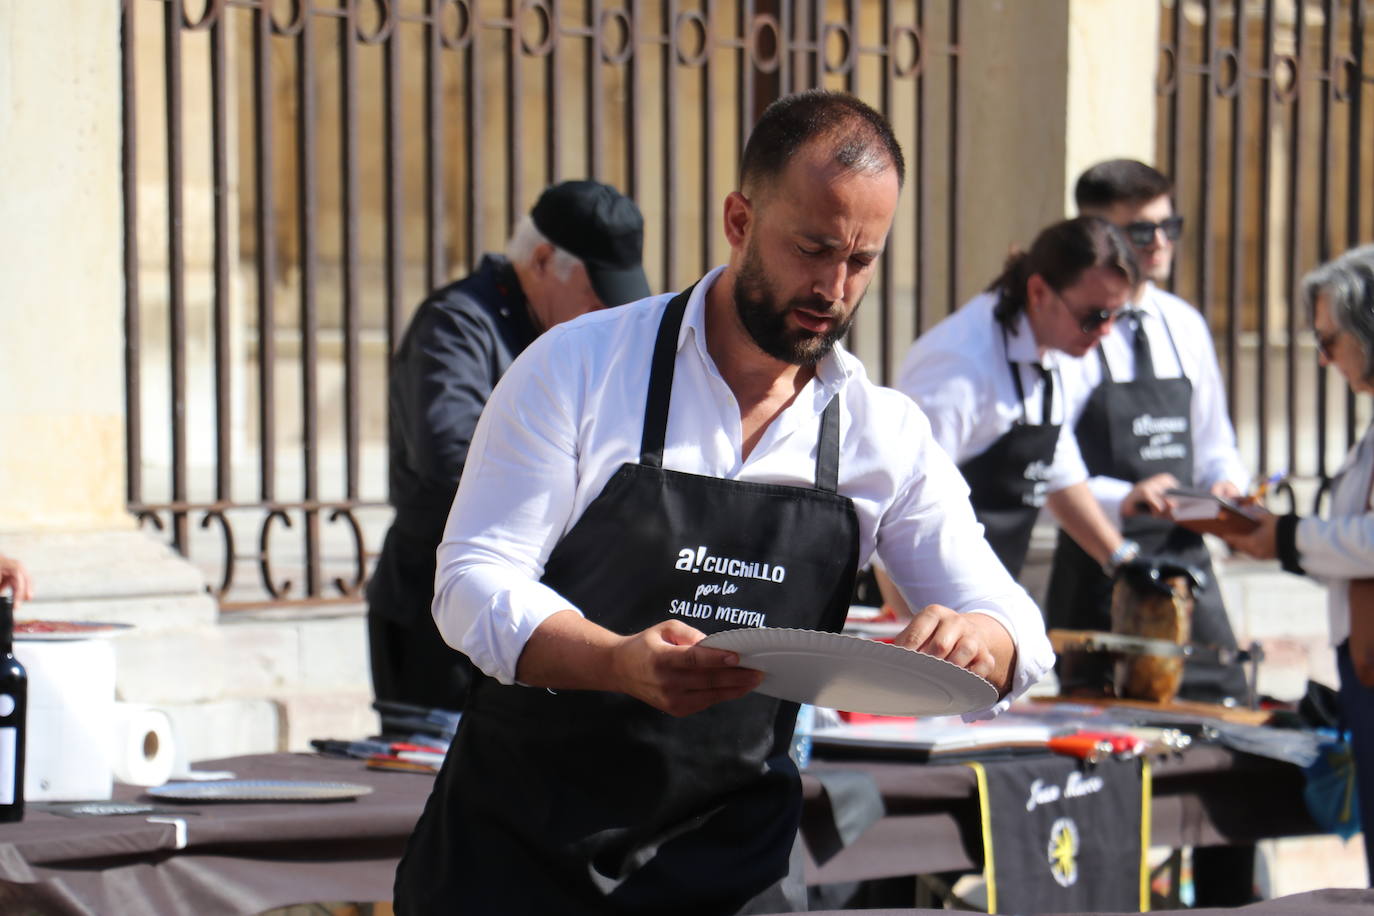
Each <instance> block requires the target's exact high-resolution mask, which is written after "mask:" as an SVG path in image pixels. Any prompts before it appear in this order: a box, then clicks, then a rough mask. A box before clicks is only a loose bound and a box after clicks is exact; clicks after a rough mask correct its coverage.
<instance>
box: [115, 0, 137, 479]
mask: <svg viewBox="0 0 1374 916" xmlns="http://www.w3.org/2000/svg"><path fill="white" fill-rule="evenodd" d="M134 6H135V4H134V0H124V3H123V7H122V9H121V12H120V29H119V43H120V58H119V67H120V81H121V83H122V89H121V92H120V98H121V100H122V101H123V103H124V105H123V111H122V115H123V122H124V123H123V153H122V165H123V167H124V417H125V427H124V430H125V432H124V462H125V467H124V479H125V483H126V489H125V494H126V496H127V498H128V500H129V502H130V503H131V504H134V505H137V504H140V503H142V502H143V376H142V366H141V365H140V363H139V361H140V359H141V347H140V338H141V336H142V333H143V332H142V322H141V320H140V318H141V315H140V310H139V289H138V105H137V102H138V83H137V79H136V74H137V69H136V68H135V66H134V64H135V60H136V58H135V54H136V53H137V41H136V37H137V34H138V33H137V28H136V25H137V23H136V19H135V16H134Z"/></svg>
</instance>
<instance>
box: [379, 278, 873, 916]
mask: <svg viewBox="0 0 1374 916" xmlns="http://www.w3.org/2000/svg"><path fill="white" fill-rule="evenodd" d="M689 292H690V291H689ZM687 295H688V294H687V293H683V294H681V295H680V296H678V297H676V298H675V299H674V300H673V301H672V302H671V303H669V305H668V307H667V308H666V310H665V313H664V317H663V320H662V323H661V325H660V328H659V337H658V342H657V345H656V348H655V352H654V357H653V369H652V373H651V378H650V383H649V395H648V400H647V409H646V413H645V424H644V438H643V446H642V454H641V459H640V463H638V464H631V463H627V464H624V465H622V466H621V467H620V468H619V469H618V470H617V471H616V473H615V475H614V476H613V477H612V478H611V479H610V480H609V481H608V482H607V484H606V487H605V489H604V490H603V491H602V492H601V493H600V494H599V495H598V496H597V498H596V499H595V500H594V501H593V502H592V503H591V505H589V506H588V507H587V510H586V512H585V513H584V514H583V515H582V517H581V518H579V519H578V520H577V522H576V523H575V524H574V525H573V527H572V530H570V531H569V532H568V533H567V535H566V536H565V537H564V538H563V539H562V540H561V541H560V542H559V543H558V544H557V546H556V547H555V548H554V550H553V552H552V554H551V555H550V557H549V560H548V562H547V564H546V565H545V574H544V577H543V580H542V581H543V582H544V583H545V584H547V585H549V586H550V587H552V588H554V589H555V590H557V591H558V592H559V593H560V594H562V595H564V596H565V597H567V598H568V599H569V601H570V602H572V603H573V604H575V605H576V606H577V607H579V608H580V609H582V611H583V612H584V613H585V614H586V615H587V616H588V618H589V619H590V620H592V621H594V622H596V623H598V624H601V625H602V626H605V627H607V628H609V629H611V630H613V631H615V632H617V633H622V634H629V633H635V632H638V631H640V630H643V629H644V628H646V627H649V626H652V625H654V624H657V623H660V622H662V621H664V620H668V619H670V618H672V617H673V616H674V615H677V616H678V619H681V620H682V621H683V622H685V623H687V624H690V625H691V626H693V627H695V628H697V629H699V630H702V631H704V632H706V633H708V634H709V633H714V632H718V631H721V630H728V629H734V628H737V627H739V626H746V625H747V626H753V625H765V624H766V625H767V626H770V627H804V628H813V629H823V630H829V631H837V630H839V629H840V627H841V626H842V624H843V622H844V617H845V615H846V613H847V611H848V605H849V598H850V595H851V594H852V592H853V589H854V578H855V572H856V569H857V565H858V519H857V516H856V514H855V512H854V507H853V504H852V503H851V502H850V500H849V499H848V498H846V497H843V496H840V495H839V494H838V493H837V492H836V483H837V479H838V464H839V401H838V399H835V400H832V401H831V403H830V404H829V405H828V406H827V407H826V409H825V411H824V413H823V416H822V418H821V423H820V428H821V432H820V437H819V442H818V445H817V462H816V485H815V488H814V489H813V488H806V487H797V486H782V485H770V484H759V483H750V482H743V481H731V480H723V479H719V478H714V477H706V476H701V475H695V474H688V473H683V472H678V471H673V470H669V469H666V468H664V467H662V459H663V440H664V433H665V430H666V428H667V419H668V405H669V399H670V394H671V390H672V374H673V365H674V360H675V358H676V355H677V343H678V330H679V327H680V324H681V321H682V316H683V313H684V311H685V308H686V303H687ZM718 570H725V572H720V571H718ZM703 586H705V587H708V588H709V587H711V586H719V590H718V591H713V592H705V593H704V592H703V590H702V587H703ZM751 612H752V613H751ZM796 712H797V706H796V704H795V703H786V702H782V701H779V700H775V699H772V698H771V697H766V696H763V695H761V694H757V693H753V694H749V695H748V696H745V697H743V698H741V699H738V700H733V701H731V702H727V703H721V704H717V705H716V706H713V707H711V708H710V709H708V710H705V711H704V712H701V713H697V714H696V715H692V716H686V717H682V718H674V717H672V716H669V715H666V714H664V713H661V712H659V711H658V710H656V709H653V708H652V707H650V706H648V705H647V704H645V703H642V702H641V701H639V700H636V699H634V698H632V697H629V696H626V695H623V694H616V693H606V692H596V691H573V690H560V691H552V690H542V689H534V688H529V687H522V686H518V685H511V686H507V685H502V684H500V683H498V682H496V681H495V680H493V679H490V678H482V679H481V680H480V681H479V682H478V683H477V684H476V686H475V688H474V690H473V693H472V696H471V698H470V701H469V704H468V708H467V709H466V711H465V712H464V715H463V720H462V724H461V725H460V726H459V730H458V735H457V737H456V739H455V740H454V743H453V746H452V747H451V749H450V751H449V754H448V757H447V759H446V760H445V761H444V766H443V768H442V770H441V772H440V774H439V777H438V780H437V783H436V786H435V789H434V792H433V793H432V794H431V796H430V798H429V801H428V803H427V804H426V806H425V811H424V813H423V815H422V816H421V818H420V821H419V823H418V824H417V826H416V828H415V832H414V834H413V835H412V837H411V840H410V843H409V845H408V847H407V850H406V854H405V857H404V858H403V859H402V861H401V865H400V868H399V869H398V871H397V878H396V912H397V913H399V914H403V916H404V914H416V913H436V912H457V911H460V910H461V912H464V913H491V914H521V913H531V914H544V913H559V914H568V916H577V914H600V913H621V912H636V913H638V912H652V913H662V914H669V913H680V914H684V916H685V914H692V916H710V914H733V913H749V912H758V913H766V912H780V911H784V912H785V911H790V910H799V909H804V907H805V901H806V896H805V884H804V880H803V876H802V874H801V869H800V856H799V848H797V847H796V842H797V827H798V823H799V821H800V816H801V791H800V785H801V781H800V776H799V774H798V772H797V768H796V766H795V764H794V763H793V762H792V760H791V758H790V757H789V756H788V750H789V747H790V745H791V738H792V731H793V723H794V720H795V718H796Z"/></svg>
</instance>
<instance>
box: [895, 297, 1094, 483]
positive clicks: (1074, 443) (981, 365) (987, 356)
mask: <svg viewBox="0 0 1374 916" xmlns="http://www.w3.org/2000/svg"><path fill="white" fill-rule="evenodd" d="M997 298H998V297H997V295H996V294H995V293H981V294H979V295H978V296H975V297H974V298H973V299H970V300H969V301H968V303H966V304H965V305H964V307H963V308H961V309H959V310H958V311H957V312H955V313H954V314H952V315H950V316H949V317H948V318H945V319H944V320H943V321H941V322H940V323H939V324H937V325H935V327H933V328H931V329H930V330H929V331H926V332H925V333H924V334H922V335H921V336H920V337H918V338H917V339H916V342H915V343H913V344H912V345H911V348H910V349H909V350H907V354H906V358H905V359H904V360H903V361H902V367H901V369H900V370H899V372H898V373H897V384H896V388H897V390H898V391H901V392H903V393H904V394H906V395H907V396H908V397H910V398H911V399H912V400H914V401H915V402H916V403H917V404H919V405H920V406H921V410H922V411H923V412H924V413H925V415H926V417H927V418H929V420H930V431H931V434H932V435H934V436H935V441H936V442H938V443H940V447H941V448H943V449H944V450H945V451H946V452H948V453H949V456H950V457H951V458H953V459H954V463H955V464H963V463H964V462H965V461H967V460H969V459H970V458H974V457H976V456H978V455H981V454H982V453H983V452H985V451H987V450H988V448H990V447H991V446H992V444H993V443H994V442H996V441H997V440H998V439H1000V438H1002V436H1004V435H1006V433H1007V431H1008V430H1010V429H1011V428H1012V426H1013V425H1015V424H1016V423H1018V422H1020V421H1022V420H1023V419H1024V420H1025V422H1027V423H1030V424H1032V425H1035V424H1039V423H1040V419H1041V417H1042V416H1043V412H1044V406H1043V405H1044V400H1043V399H1044V390H1045V384H1044V381H1043V379H1041V377H1040V373H1039V371H1037V370H1036V369H1035V367H1034V364H1035V363H1039V364H1041V365H1043V366H1044V367H1045V368H1046V369H1049V370H1050V372H1051V373H1052V375H1051V377H1052V378H1053V379H1054V382H1055V389H1056V390H1055V391H1054V393H1053V395H1052V397H1051V398H1050V421H1051V422H1053V423H1059V424H1060V427H1059V441H1058V442H1057V443H1056V445H1055V448H1054V463H1053V464H1052V465H1051V466H1050V468H1049V471H1048V474H1049V476H1048V477H1047V478H1046V484H1047V487H1046V489H1047V490H1048V491H1049V492H1050V493H1053V492H1055V491H1057V490H1062V489H1064V488H1065V487H1067V486H1071V485H1073V484H1076V483H1079V482H1081V481H1084V480H1087V479H1088V470H1087V468H1086V467H1084V465H1083V458H1082V456H1081V455H1080V454H1079V452H1078V440H1077V439H1075V438H1074V435H1073V427H1072V426H1071V425H1070V424H1068V423H1065V422H1064V417H1065V406H1066V405H1067V404H1068V400H1067V399H1066V397H1065V394H1064V392H1063V390H1062V389H1063V387H1064V386H1063V384H1061V383H1060V382H1061V380H1062V378H1063V373H1061V372H1059V371H1058V366H1059V362H1060V359H1059V358H1060V356H1061V354H1060V353H1059V352H1058V351H1056V350H1047V351H1046V352H1045V355H1044V356H1043V357H1042V356H1041V355H1040V353H1039V347H1038V346H1037V345H1036V342H1035V335H1034V333H1032V331H1031V327H1030V319H1028V318H1027V317H1026V315H1025V313H1024V312H1023V313H1021V314H1020V315H1018V316H1017V318H1016V321H1015V322H1014V327H1013V330H1009V331H1008V332H1007V333H1006V336H1005V337H1003V334H1002V325H1001V324H1000V323H999V322H998V321H997V319H995V318H994V317H993V315H992V312H993V309H994V308H995V307H996V305H997ZM1004 340H1005V343H1004V342H1003V341H1004ZM1008 361H1010V362H1011V363H1014V364H1015V370H1014V371H1016V372H1018V373H1020V379H1021V389H1022V391H1024V392H1025V395H1026V397H1025V400H1024V401H1023V400H1022V399H1021V396H1020V395H1019V394H1018V393H1017V391H1016V385H1015V383H1014V382H1013V381H1012V377H1011V373H1012V371H1013V368H1012V366H1010V365H1008Z"/></svg>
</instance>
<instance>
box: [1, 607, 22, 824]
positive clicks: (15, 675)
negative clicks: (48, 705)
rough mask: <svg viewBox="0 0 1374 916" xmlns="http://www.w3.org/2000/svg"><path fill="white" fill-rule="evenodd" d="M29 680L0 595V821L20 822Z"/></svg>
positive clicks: (11, 618) (11, 610)
mask: <svg viewBox="0 0 1374 916" xmlns="http://www.w3.org/2000/svg"><path fill="white" fill-rule="evenodd" d="M28 700H29V676H28V674H27V673H26V672H25V671H24V666H23V665H21V664H19V659H17V658H15V657H14V599H13V598H11V597H10V596H9V595H0V821H21V820H23V819H24V731H25V729H24V720H25V715H26V713H27V711H28Z"/></svg>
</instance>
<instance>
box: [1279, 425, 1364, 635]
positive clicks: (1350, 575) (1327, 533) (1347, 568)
mask: <svg viewBox="0 0 1374 916" xmlns="http://www.w3.org/2000/svg"><path fill="white" fill-rule="evenodd" d="M1371 480H1374V425H1371V426H1370V427H1369V429H1367V430H1365V433H1364V436H1363V437H1361V439H1360V441H1359V442H1356V443H1355V447H1354V448H1352V449H1351V450H1350V454H1348V455H1347V456H1346V458H1345V463H1344V464H1342V465H1341V468H1340V470H1339V471H1337V472H1336V475H1335V477H1334V479H1333V482H1332V485H1331V512H1330V514H1329V516H1328V517H1327V518H1317V517H1315V516H1314V517H1312V518H1304V519H1302V520H1301V521H1299V522H1298V529H1297V536H1296V543H1297V548H1298V562H1299V563H1301V564H1302V568H1303V570H1304V571H1305V572H1306V573H1307V574H1308V575H1309V576H1311V577H1312V578H1314V579H1316V580H1318V581H1319V582H1321V583H1322V584H1323V585H1325V586H1326V613H1327V615H1328V616H1329V618H1330V626H1331V645H1333V646H1339V645H1340V644H1341V643H1343V642H1345V640H1346V639H1347V638H1348V637H1349V636H1350V588H1349V585H1350V580H1351V579H1368V578H1370V577H1374V512H1371V511H1370V486H1371Z"/></svg>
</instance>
